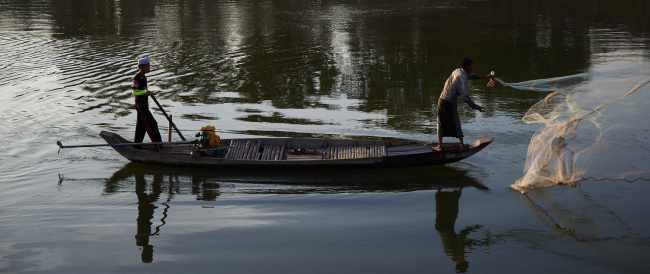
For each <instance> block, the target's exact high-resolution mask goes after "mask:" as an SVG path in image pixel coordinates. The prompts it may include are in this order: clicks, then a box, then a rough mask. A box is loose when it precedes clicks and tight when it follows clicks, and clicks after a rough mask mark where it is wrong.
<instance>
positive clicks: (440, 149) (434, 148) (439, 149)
mask: <svg viewBox="0 0 650 274" xmlns="http://www.w3.org/2000/svg"><path fill="white" fill-rule="evenodd" d="M431 149H432V150H435V151H442V146H441V145H437V146H435V147H431Z"/></svg>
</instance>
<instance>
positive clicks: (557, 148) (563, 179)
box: [496, 64, 650, 193]
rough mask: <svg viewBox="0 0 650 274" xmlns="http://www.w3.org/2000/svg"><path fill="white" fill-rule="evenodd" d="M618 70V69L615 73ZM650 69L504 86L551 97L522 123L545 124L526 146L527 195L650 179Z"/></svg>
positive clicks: (523, 182) (520, 183)
mask: <svg viewBox="0 0 650 274" xmlns="http://www.w3.org/2000/svg"><path fill="white" fill-rule="evenodd" d="M612 67H615V69H612ZM648 75H650V67H649V66H648V65H647V64H638V65H635V64H632V65H630V64H625V65H620V66H613V65H611V64H610V65H608V66H607V67H606V68H605V67H603V68H598V67H595V68H594V69H592V70H590V71H589V72H587V73H582V74H576V75H570V76H564V77H556V78H549V79H540V80H533V81H526V82H521V83H505V82H503V81H501V80H500V79H496V80H497V81H498V82H499V83H501V84H503V85H504V86H508V87H512V88H515V89H520V90H532V91H543V92H551V93H550V94H548V95H547V96H546V98H544V99H543V100H541V101H540V102H538V103H536V104H535V105H533V107H531V108H530V109H529V110H528V112H527V113H526V114H525V115H524V117H523V121H524V122H526V123H529V124H542V125H543V126H542V128H541V129H540V130H538V131H537V132H536V133H535V134H534V135H533V137H532V138H531V141H530V144H529V146H528V152H527V157H526V164H525V167H524V175H523V177H521V178H520V179H519V180H517V181H516V182H515V183H514V184H512V185H511V186H510V187H511V188H513V189H516V190H519V191H521V192H522V193H523V192H526V191H529V190H532V189H536V188H541V187H548V186H552V185H555V184H562V183H564V184H575V183H576V182H578V181H581V180H587V179H591V180H625V181H636V180H640V179H643V180H650V132H649V131H650V119H648V118H647V117H648V114H647V111H648V109H649V107H650V78H649V77H648Z"/></svg>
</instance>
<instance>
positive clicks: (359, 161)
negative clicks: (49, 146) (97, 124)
mask: <svg viewBox="0 0 650 274" xmlns="http://www.w3.org/2000/svg"><path fill="white" fill-rule="evenodd" d="M99 135H100V136H101V137H102V138H104V140H106V142H107V143H108V144H110V145H112V147H113V149H115V150H116V151H117V152H118V153H119V154H120V155H122V156H123V157H125V158H127V159H128V160H130V161H132V162H139V163H148V164H159V165H174V166H194V167H210V168H245V169H349V168H385V167H404V166H422V165H443V164H448V163H453V162H457V161H460V160H463V159H465V158H467V157H469V156H472V155H474V154H475V153H477V152H479V151H481V150H482V149H483V148H485V147H486V146H487V145H489V144H490V143H491V142H492V137H487V138H482V139H480V140H477V141H475V142H473V143H471V144H469V145H468V146H467V147H466V148H463V149H461V148H460V147H459V144H458V143H455V144H454V143H449V144H444V147H443V150H442V151H433V150H432V149H431V147H430V146H426V145H425V143H423V142H409V141H376V140H339V139H316V138H246V139H222V140H221V146H220V147H217V148H213V149H197V148H196V146H193V145H191V144H186V145H183V146H165V147H163V148H160V149H156V148H155V147H154V146H153V145H144V146H142V147H141V148H135V147H134V146H129V145H128V144H129V143H131V142H129V141H127V140H126V139H124V138H122V137H121V136H120V135H118V134H116V133H113V132H108V131H102V132H100V134H99Z"/></svg>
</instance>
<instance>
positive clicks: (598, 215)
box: [496, 182, 650, 273]
mask: <svg viewBox="0 0 650 274" xmlns="http://www.w3.org/2000/svg"><path fill="white" fill-rule="evenodd" d="M592 183H598V182H592ZM598 188H604V190H606V191H603V190H598V191H596V192H591V193H590V192H589V191H585V190H583V189H582V188H580V187H569V186H567V185H563V186H558V187H555V188H546V189H537V190H533V191H529V192H526V193H525V194H522V193H520V192H518V191H515V190H513V191H512V193H513V195H514V196H515V197H516V198H517V200H518V201H519V203H520V204H521V205H522V206H523V207H524V208H525V209H527V210H528V211H529V212H530V213H531V215H532V216H534V217H535V218H536V219H538V220H539V221H540V222H542V223H544V224H545V225H547V226H548V227H549V228H550V229H551V231H552V233H551V234H550V235H549V233H548V232H546V231H543V230H535V231H530V230H524V229H511V230H510V231H508V232H506V233H504V234H502V235H497V236H496V237H497V238H502V237H503V238H506V237H507V238H511V239H515V240H516V241H522V242H526V243H528V244H529V245H531V246H533V247H534V248H535V249H540V250H546V251H547V252H549V253H553V254H557V255H559V256H562V257H572V256H575V257H579V258H580V259H581V260H584V261H587V262H592V263H593V264H595V265H602V266H605V267H607V268H608V269H614V270H616V272H621V273H641V272H646V271H647V270H648V267H650V264H649V262H648V260H647V258H646V257H647V250H648V249H650V238H649V237H648V235H645V234H644V232H643V231H642V230H643V228H644V226H645V225H644V223H645V222H646V218H645V217H644V216H645V215H646V214H647V208H646V205H645V204H643V205H642V204H638V203H635V202H627V201H626V200H627V199H630V198H632V197H633V196H635V194H633V193H626V192H629V191H630V190H629V189H626V188H625V187H622V186H621V185H620V184H608V185H601V186H597V187H596V189H598ZM633 191H639V189H635V190H633ZM642 192H643V193H646V191H642ZM642 195H643V194H642ZM622 197H623V198H622ZM630 216H632V217H630ZM553 234H554V235H553ZM503 238H502V239H503ZM554 239H559V240H560V241H564V240H566V239H568V240H569V241H566V242H568V243H570V244H571V245H569V246H566V247H564V248H557V245H556V244H555V243H553V240H554ZM575 247H580V248H579V250H580V253H576V252H575V251H574V248H575ZM612 258H617V259H616V260H612Z"/></svg>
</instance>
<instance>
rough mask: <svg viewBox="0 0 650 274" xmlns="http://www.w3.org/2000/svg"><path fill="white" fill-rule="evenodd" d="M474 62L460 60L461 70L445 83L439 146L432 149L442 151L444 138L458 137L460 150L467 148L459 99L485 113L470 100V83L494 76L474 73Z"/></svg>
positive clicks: (439, 100) (439, 119)
mask: <svg viewBox="0 0 650 274" xmlns="http://www.w3.org/2000/svg"><path fill="white" fill-rule="evenodd" d="M473 63H474V61H472V60H471V59H469V58H463V59H461V60H460V68H458V69H456V70H454V71H453V72H452V73H451V76H449V79H447V82H445V88H444V89H443V90H442V94H440V99H438V108H437V112H438V119H437V121H438V145H437V146H434V147H432V149H433V150H436V151H441V150H442V137H456V138H458V139H459V140H460V148H461V149H462V148H465V144H464V143H463V131H462V129H461V128H460V118H459V117H458V97H459V96H460V97H461V98H463V101H465V103H467V104H468V105H469V106H470V107H471V108H473V109H475V110H478V111H480V112H484V111H485V108H483V107H481V106H479V105H477V104H475V103H474V101H472V99H471V98H469V93H468V91H467V89H468V81H469V80H474V79H490V78H494V75H487V76H481V75H478V74H476V73H472V70H473V69H472V64H473Z"/></svg>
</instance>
